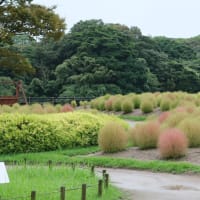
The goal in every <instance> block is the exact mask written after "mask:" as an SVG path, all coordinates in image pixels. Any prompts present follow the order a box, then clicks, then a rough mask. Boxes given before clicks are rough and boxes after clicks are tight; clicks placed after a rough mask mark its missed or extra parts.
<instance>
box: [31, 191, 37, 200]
mask: <svg viewBox="0 0 200 200" xmlns="http://www.w3.org/2000/svg"><path fill="white" fill-rule="evenodd" d="M31 200H36V191H32V192H31Z"/></svg>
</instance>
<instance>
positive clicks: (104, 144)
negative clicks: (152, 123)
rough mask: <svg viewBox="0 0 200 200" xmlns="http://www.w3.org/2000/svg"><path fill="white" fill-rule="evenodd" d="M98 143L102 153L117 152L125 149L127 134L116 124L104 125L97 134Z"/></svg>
mask: <svg viewBox="0 0 200 200" xmlns="http://www.w3.org/2000/svg"><path fill="white" fill-rule="evenodd" d="M98 143H99V146H100V148H101V149H102V151H103V152H107V153H108V152H117V151H121V150H123V149H125V148H126V145H127V133H126V132H125V130H124V128H122V126H120V125H119V124H118V123H116V122H110V123H108V124H106V125H105V126H104V127H103V128H102V129H101V130H100V132H99V137H98Z"/></svg>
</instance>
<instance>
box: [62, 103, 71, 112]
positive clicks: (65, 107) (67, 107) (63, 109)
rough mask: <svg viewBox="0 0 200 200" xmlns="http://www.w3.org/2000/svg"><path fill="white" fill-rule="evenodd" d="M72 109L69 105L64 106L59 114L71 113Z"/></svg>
mask: <svg viewBox="0 0 200 200" xmlns="http://www.w3.org/2000/svg"><path fill="white" fill-rule="evenodd" d="M73 111H74V109H73V107H72V106H71V105H70V104H65V105H64V106H63V107H62V108H61V112H73Z"/></svg>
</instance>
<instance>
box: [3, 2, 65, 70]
mask: <svg viewBox="0 0 200 200" xmlns="http://www.w3.org/2000/svg"><path fill="white" fill-rule="evenodd" d="M64 30H65V23H64V19H61V18H60V17H59V16H58V15H57V14H55V13H54V8H46V7H45V6H41V5H37V4H32V0H1V1H0V44H1V49H0V63H1V66H0V67H4V68H5V67H7V66H10V68H11V69H12V71H14V72H18V71H20V73H21V72H28V73H29V72H33V70H30V63H29V62H28V61H26V59H24V58H23V57H22V56H20V55H19V54H18V53H16V52H9V51H10V49H8V48H7V45H5V44H12V42H13V37H14V36H15V35H19V34H23V35H28V36H29V37H31V38H35V37H38V38H43V37H46V38H54V39H59V38H61V37H62V36H63V35H64ZM2 44H3V45H2ZM6 54H7V55H8V56H7V60H6V56H5V55H6ZM12 56H13V60H15V61H16V63H14V62H13V63H12V65H10V60H11V57H12ZM2 60H3V62H2ZM22 63H23V64H27V67H26V68H25V67H23V66H22V67H21V70H19V68H20V66H19V65H22ZM16 69H17V70H16Z"/></svg>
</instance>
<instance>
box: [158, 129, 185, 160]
mask: <svg viewBox="0 0 200 200" xmlns="http://www.w3.org/2000/svg"><path fill="white" fill-rule="evenodd" d="M187 147H188V140H187V138H186V136H185V135H184V134H183V133H182V132H181V131H180V130H179V129H176V128H172V129H168V130H165V131H164V132H163V133H161V135H160V137H159V141H158V148H159V151H160V154H161V157H162V158H178V157H181V156H184V155H185V154H186V151H187Z"/></svg>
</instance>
